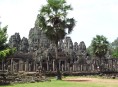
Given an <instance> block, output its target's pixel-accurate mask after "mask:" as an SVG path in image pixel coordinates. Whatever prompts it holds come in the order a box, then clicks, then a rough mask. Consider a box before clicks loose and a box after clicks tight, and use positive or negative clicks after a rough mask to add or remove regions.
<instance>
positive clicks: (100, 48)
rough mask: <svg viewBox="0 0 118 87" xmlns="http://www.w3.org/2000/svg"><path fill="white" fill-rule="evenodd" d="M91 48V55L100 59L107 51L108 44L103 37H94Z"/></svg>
mask: <svg viewBox="0 0 118 87" xmlns="http://www.w3.org/2000/svg"><path fill="white" fill-rule="evenodd" d="M91 46H92V51H93V54H94V55H95V56H97V57H99V58H100V59H101V58H102V57H104V56H105V55H106V53H107V51H108V47H109V42H108V41H107V38H106V37H104V36H103V35H101V36H100V35H96V37H95V38H93V40H92V43H91Z"/></svg>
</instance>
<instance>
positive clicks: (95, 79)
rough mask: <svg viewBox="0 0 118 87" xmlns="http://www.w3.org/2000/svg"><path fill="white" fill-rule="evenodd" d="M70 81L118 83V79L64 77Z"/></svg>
mask: <svg viewBox="0 0 118 87" xmlns="http://www.w3.org/2000/svg"><path fill="white" fill-rule="evenodd" d="M63 80H64V81H69V82H93V83H118V79H102V78H88V77H87V78H86V77H78V78H77V77H76V78H73V77H72V78H71V77H69V78H68V77H67V78H64V79H63Z"/></svg>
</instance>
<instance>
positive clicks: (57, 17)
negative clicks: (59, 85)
mask: <svg viewBox="0 0 118 87" xmlns="http://www.w3.org/2000/svg"><path fill="white" fill-rule="evenodd" d="M47 2H48V3H47V5H44V6H42V8H41V9H40V13H39V14H38V16H37V20H36V25H37V26H39V27H40V29H41V30H42V31H43V32H44V33H45V34H46V36H47V38H48V39H49V40H51V41H52V42H53V43H54V44H55V53H56V58H55V60H56V68H57V80H61V73H60V70H59V66H58V42H59V41H60V40H62V39H64V37H65V36H66V35H67V34H70V33H71V32H72V30H73V27H74V26H75V20H74V18H67V14H68V11H69V10H72V8H71V5H67V4H66V1H65V0H47Z"/></svg>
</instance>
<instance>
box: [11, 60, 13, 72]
mask: <svg viewBox="0 0 118 87" xmlns="http://www.w3.org/2000/svg"><path fill="white" fill-rule="evenodd" d="M11 72H13V59H11Z"/></svg>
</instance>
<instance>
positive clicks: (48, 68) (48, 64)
mask: <svg viewBox="0 0 118 87" xmlns="http://www.w3.org/2000/svg"><path fill="white" fill-rule="evenodd" d="M47 71H49V61H47Z"/></svg>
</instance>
